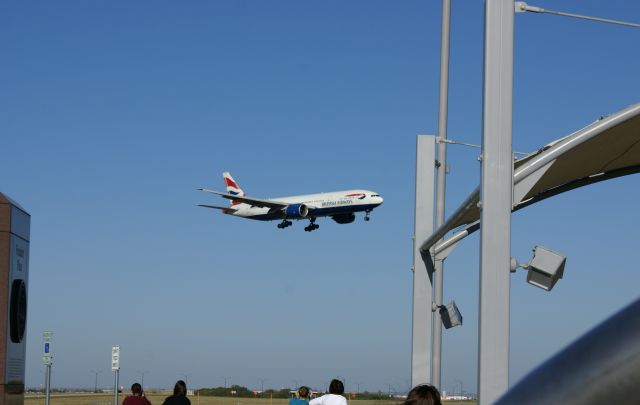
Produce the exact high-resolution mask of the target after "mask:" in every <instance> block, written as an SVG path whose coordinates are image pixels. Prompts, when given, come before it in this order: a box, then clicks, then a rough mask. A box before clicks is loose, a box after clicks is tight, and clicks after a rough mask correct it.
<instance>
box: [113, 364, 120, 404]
mask: <svg viewBox="0 0 640 405" xmlns="http://www.w3.org/2000/svg"><path fill="white" fill-rule="evenodd" d="M119 386H120V370H116V386H115V389H114V390H113V391H114V400H113V405H118V387H119Z"/></svg>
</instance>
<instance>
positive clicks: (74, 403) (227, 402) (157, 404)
mask: <svg viewBox="0 0 640 405" xmlns="http://www.w3.org/2000/svg"><path fill="white" fill-rule="evenodd" d="M167 395H168V393H163V394H148V395H147V398H149V400H150V401H151V403H152V404H153V405H162V402H163V401H164V399H165V398H166V397H167ZM123 399H124V396H122V394H121V395H120V397H119V402H120V403H122V400H123ZM189 399H190V400H191V404H192V405H287V404H288V403H289V400H288V399H273V400H269V399H268V398H264V399H263V398H230V397H205V396H201V397H197V396H193V397H189ZM400 403H401V401H387V400H384V401H373V400H352V401H349V405H398V404H400ZM445 403H446V404H447V405H462V404H464V405H474V404H475V402H472V401H448V402H445ZM24 404H25V405H42V404H44V397H43V396H42V395H38V396H33V395H27V396H26V397H25V401H24ZM50 405H113V394H66V395H62V394H56V395H52V396H51V397H50Z"/></svg>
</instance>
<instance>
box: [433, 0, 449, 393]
mask: <svg viewBox="0 0 640 405" xmlns="http://www.w3.org/2000/svg"><path fill="white" fill-rule="evenodd" d="M450 21H451V1H450V0H442V32H441V34H440V37H441V38H440V40H441V45H440V112H439V116H438V164H437V165H436V170H437V173H438V181H437V189H436V226H435V228H436V229H438V228H439V227H441V226H442V224H444V197H445V191H446V181H447V180H446V175H447V144H446V143H445V141H446V140H447V114H448V105H449V36H450V35H449V32H450ZM434 267H435V272H434V275H433V278H434V283H433V288H434V302H435V304H436V305H437V306H439V305H442V295H443V292H442V290H443V285H444V262H443V261H442V260H437V259H436V261H435V263H434ZM441 371H442V319H441V317H440V311H437V310H436V311H435V313H434V314H433V363H432V371H431V373H432V384H433V385H434V386H435V387H436V388H438V389H439V390H441V389H442V387H441V378H440V376H441Z"/></svg>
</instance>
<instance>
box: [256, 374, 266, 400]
mask: <svg viewBox="0 0 640 405" xmlns="http://www.w3.org/2000/svg"><path fill="white" fill-rule="evenodd" d="M258 381H260V396H262V397H264V382H265V381H267V379H266V378H258Z"/></svg>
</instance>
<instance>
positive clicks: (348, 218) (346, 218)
mask: <svg viewBox="0 0 640 405" xmlns="http://www.w3.org/2000/svg"><path fill="white" fill-rule="evenodd" d="M331 218H332V219H333V220H334V221H336V222H337V223H339V224H350V223H352V222H353V221H355V220H356V214H354V213H353V212H350V213H348V214H339V215H334V216H332V217H331Z"/></svg>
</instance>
